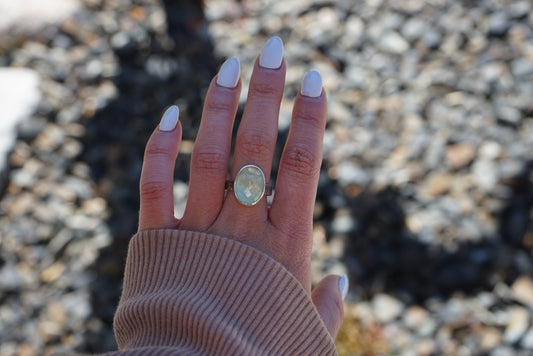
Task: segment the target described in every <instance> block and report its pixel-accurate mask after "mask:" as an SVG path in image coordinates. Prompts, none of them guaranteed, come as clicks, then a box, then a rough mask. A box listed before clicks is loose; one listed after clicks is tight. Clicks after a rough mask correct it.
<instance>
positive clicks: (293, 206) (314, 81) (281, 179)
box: [270, 70, 327, 243]
mask: <svg viewBox="0 0 533 356" xmlns="http://www.w3.org/2000/svg"><path fill="white" fill-rule="evenodd" d="M326 112H327V104H326V94H325V92H324V91H323V90H322V78H321V77H320V74H319V73H318V72H317V71H314V70H313V71H310V72H308V73H307V74H306V76H305V77H304V80H303V83H302V88H301V91H300V93H299V94H298V96H297V97H296V101H295V104H294V109H293V113H292V121H291V126H290V129H289V136H288V138H287V143H286V144H285V147H284V149H283V153H282V156H281V161H280V166H279V172H278V179H277V181H276V193H275V195H274V200H273V201H272V206H271V209H270V221H271V223H272V224H273V225H274V226H275V227H276V228H277V229H278V230H280V231H282V232H284V233H285V234H286V235H287V236H288V237H289V238H292V239H293V240H294V239H297V241H295V242H302V240H301V239H304V240H305V242H309V243H311V233H312V219H313V209H314V203H315V198H316V189H317V185H318V178H319V175H320V166H321V164H322V141H323V138H324V130H325V126H326Z"/></svg>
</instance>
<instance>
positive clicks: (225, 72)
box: [217, 57, 241, 88]
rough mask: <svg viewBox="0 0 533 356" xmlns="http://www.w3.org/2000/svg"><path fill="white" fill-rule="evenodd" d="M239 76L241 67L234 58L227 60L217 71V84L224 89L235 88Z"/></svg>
mask: <svg viewBox="0 0 533 356" xmlns="http://www.w3.org/2000/svg"><path fill="white" fill-rule="evenodd" d="M240 75H241V65H240V64H239V60H238V59H237V58H235V57H231V58H229V59H227V60H226V61H225V62H224V63H223V64H222V67H220V70H219V71H218V78H217V84H218V85H220V86H222V87H225V88H235V87H236V86H237V83H238V82H239V77H240Z"/></svg>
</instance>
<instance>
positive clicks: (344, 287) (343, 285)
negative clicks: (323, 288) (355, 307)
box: [339, 274, 350, 300]
mask: <svg viewBox="0 0 533 356" xmlns="http://www.w3.org/2000/svg"><path fill="white" fill-rule="evenodd" d="M349 285H350V282H349V281H348V276H347V275H346V274H344V275H343V276H342V277H341V278H340V279H339V292H341V296H342V300H344V298H346V295H347V294H348V287H349Z"/></svg>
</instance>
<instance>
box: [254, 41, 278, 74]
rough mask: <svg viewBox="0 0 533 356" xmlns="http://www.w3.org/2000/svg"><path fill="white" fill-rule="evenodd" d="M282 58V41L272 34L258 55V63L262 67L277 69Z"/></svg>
mask: <svg viewBox="0 0 533 356" xmlns="http://www.w3.org/2000/svg"><path fill="white" fill-rule="evenodd" d="M282 59H283V41H281V38H279V37H278V36H274V37H272V38H271V39H269V40H268V41H267V43H265V45H264V46H263V50H262V51H261V55H260V56H259V65H260V66H261V67H263V68H269V69H277V68H279V67H280V66H281V61H282Z"/></svg>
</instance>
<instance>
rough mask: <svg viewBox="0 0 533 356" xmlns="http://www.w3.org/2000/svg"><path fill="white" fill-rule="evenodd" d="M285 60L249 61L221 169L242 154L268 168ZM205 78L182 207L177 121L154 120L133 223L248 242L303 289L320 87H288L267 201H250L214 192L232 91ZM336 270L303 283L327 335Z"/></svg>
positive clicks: (332, 326)
mask: <svg viewBox="0 0 533 356" xmlns="http://www.w3.org/2000/svg"><path fill="white" fill-rule="evenodd" d="M285 72H286V64H285V61H284V60H283V61H282V62H281V66H280V67H279V68H276V69H269V68H263V67H261V66H260V65H259V60H256V62H255V64H254V70H253V74H252V77H251V79H250V86H249V92H248V98H247V102H246V105H245V108H244V113H243V117H242V120H241V123H240V126H239V129H238V132H237V137H236V142H235V152H234V158H233V162H232V164H231V170H230V172H231V174H230V175H231V178H232V179H234V178H235V175H236V174H237V172H238V170H239V169H240V168H241V167H242V166H244V165H246V164H255V165H257V166H259V167H260V168H261V169H262V170H263V172H264V174H265V177H267V181H268V180H269V177H270V171H271V165H272V159H273V154H274V149H275V144H276V137H277V131H278V116H279V107H280V103H281V99H282V96H283V87H284V84H285ZM216 80H217V77H215V78H213V80H212V81H211V84H210V86H209V90H208V93H207V96H206V99H205V103H204V109H203V114H202V121H201V124H200V128H199V132H198V136H197V138H196V142H195V145H194V149H193V153H192V159H191V176H190V187H189V196H188V200H187V206H186V209H185V213H184V216H183V218H182V219H181V220H178V219H176V218H175V217H174V204H173V195H172V186H173V171H174V162H175V160H176V157H177V154H178V150H179V144H180V140H181V125H180V124H179V122H178V124H177V126H176V128H175V129H174V130H172V131H161V130H159V128H156V129H155V131H154V132H153V134H152V136H151V137H150V139H149V141H148V143H147V145H146V150H145V155H144V163H143V170H142V175H141V181H140V194H141V196H140V198H141V206H140V218H139V231H144V230H152V229H164V228H170V229H183V230H192V231H201V232H208V233H211V234H216V235H220V236H225V237H228V238H232V239H236V240H237V241H239V242H241V243H243V244H246V245H249V246H252V247H254V248H256V249H258V250H260V251H261V252H263V253H265V254H267V255H268V256H270V257H272V258H274V259H275V260H277V261H278V262H280V263H281V264H283V265H284V266H285V268H287V269H288V270H289V271H290V272H291V273H292V274H294V276H295V277H296V278H297V279H298V280H299V281H300V283H301V284H302V286H304V288H305V289H306V290H307V291H308V292H309V293H310V294H311V269H310V264H311V248H312V227H313V220H312V216H313V208H314V203H315V198H316V189H317V184H318V178H319V173H320V166H321V162H322V141H323V135H324V130H325V125H326V113H327V103H326V101H327V100H326V94H325V92H324V90H322V92H321V94H320V96H318V97H308V96H303V95H301V94H298V96H297V98H296V100H295V103H294V108H293V114H292V122H291V127H290V131H289V136H288V139H287V142H286V145H285V148H284V150H283V154H282V156H281V161H280V167H279V173H278V177H277V180H276V191H275V196H274V198H273V202H272V205H271V206H270V207H268V206H267V201H266V197H263V198H262V199H261V201H259V202H258V203H257V204H256V205H255V206H253V207H246V206H243V205H241V204H240V203H239V202H238V201H237V199H236V198H235V196H234V194H227V196H226V197H225V196H224V195H225V194H224V188H225V182H226V177H227V171H228V166H229V163H230V162H229V158H230V149H231V133H232V129H233V124H234V120H235V114H236V111H237V106H238V101H239V95H240V91H241V82H240V79H239V81H238V83H237V86H236V87H235V88H226V87H222V86H220V85H218V84H217V81H216ZM338 280H339V277H338V276H328V277H326V278H324V280H323V281H322V282H320V283H319V284H318V285H317V286H316V287H315V291H314V292H313V293H312V299H313V302H314V304H315V306H316V307H317V309H318V311H319V313H320V315H321V317H322V319H323V321H324V323H325V324H326V327H327V328H328V331H329V332H330V334H331V335H332V337H333V338H335V337H336V335H337V332H338V330H339V328H340V325H341V323H342V319H343V304H342V297H341V294H340V292H339V289H338V287H337V286H338Z"/></svg>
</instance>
